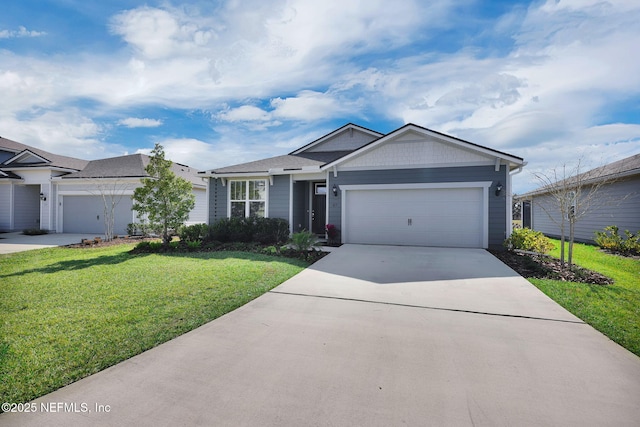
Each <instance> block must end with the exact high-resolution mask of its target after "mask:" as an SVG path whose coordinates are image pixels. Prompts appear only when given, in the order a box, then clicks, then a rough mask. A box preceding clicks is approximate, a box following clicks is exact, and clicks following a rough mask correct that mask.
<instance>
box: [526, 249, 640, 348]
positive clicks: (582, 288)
mask: <svg viewBox="0 0 640 427" xmlns="http://www.w3.org/2000/svg"><path fill="white" fill-rule="evenodd" d="M554 244H555V245H556V249H554V250H553V251H552V252H551V255H552V256H555V257H557V258H559V257H560V249H559V248H560V242H559V241H555V240H554ZM573 260H574V263H575V264H577V265H580V266H582V267H585V268H588V269H590V270H594V271H597V272H599V273H602V274H604V275H606V276H609V277H611V278H612V279H613V280H614V284H613V285H607V286H600V285H587V284H583V283H572V282H561V281H556V280H543V279H529V281H530V282H531V283H533V284H534V285H535V286H537V287H538V288H539V289H540V290H541V291H542V292H544V293H545V294H547V295H548V296H549V297H551V298H552V299H553V300H555V301H556V302H558V303H559V304H560V305H562V306H563V307H564V308H566V309H567V310H569V311H570V312H571V313H573V314H575V315H576V316H578V317H579V318H580V319H582V320H584V321H585V322H587V323H588V324H590V325H591V326H593V327H594V328H596V329H597V330H599V331H600V332H602V333H603V334H605V335H606V336H608V337H609V338H611V339H612V340H613V341H615V342H617V343H618V344H620V345H621V346H623V347H625V348H626V349H628V350H629V351H631V352H633V353H635V354H637V355H638V356H640V260H637V259H632V258H625V257H622V256H617V255H610V254H606V253H603V252H601V251H600V250H599V249H598V247H596V246H591V245H583V244H578V243H576V244H575V245H574V253H573Z"/></svg>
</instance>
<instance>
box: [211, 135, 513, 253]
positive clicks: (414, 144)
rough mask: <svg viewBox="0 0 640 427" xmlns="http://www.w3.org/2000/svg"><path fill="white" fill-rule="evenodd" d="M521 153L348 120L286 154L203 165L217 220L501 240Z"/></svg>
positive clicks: (347, 236)
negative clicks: (368, 126)
mask: <svg viewBox="0 0 640 427" xmlns="http://www.w3.org/2000/svg"><path fill="white" fill-rule="evenodd" d="M524 165H525V162H524V161H523V159H522V158H520V157H517V156H513V155H511V154H507V153H503V152H501V151H497V150H493V149H491V148H487V147H483V146H480V145H477V144H473V143H471V142H467V141H463V140H461V139H458V138H454V137H452V136H448V135H444V134H442V133H438V132H435V131H432V130H429V129H426V128H423V127H420V126H416V125H414V124H408V125H405V126H403V127H401V128H399V129H397V130H395V131H393V132H390V133H389V134H386V135H384V134H381V133H379V132H375V131H372V130H370V129H366V128H363V127H360V126H357V125H354V124H347V125H345V126H343V127H341V128H339V129H337V130H335V131H333V132H331V133H329V134H328V135H325V136H323V137H322V138H320V139H317V140H315V141H313V142H311V143H309V144H307V145H305V146H304V147H302V148H299V149H297V150H295V151H293V152H291V153H290V154H288V155H283V156H278V157H273V158H269V159H264V160H258V161H255V162H250V163H244V164H239V165H235V166H229V167H225V168H220V169H213V170H209V171H205V172H200V173H201V174H203V175H204V176H208V177H210V183H209V208H210V211H209V222H210V223H212V222H214V221H216V220H218V219H220V218H227V217H232V216H238V217H245V216H265V217H277V218H285V219H287V220H288V221H289V223H290V227H291V231H292V232H296V231H300V230H303V229H306V230H311V231H313V232H314V233H318V234H320V233H323V232H324V228H325V225H326V224H328V223H330V224H334V225H335V226H336V227H337V228H338V229H339V230H340V232H341V239H342V242H343V243H361V244H390V245H423V246H445V247H446V246H451V247H472V248H488V247H501V246H502V242H503V241H504V239H505V238H506V237H507V236H508V235H509V234H510V232H511V206H512V203H511V197H510V194H511V175H512V174H513V173H516V172H518V171H520V170H521V169H522V167H523V166H524Z"/></svg>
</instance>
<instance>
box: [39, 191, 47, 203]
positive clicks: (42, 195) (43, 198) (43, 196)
mask: <svg viewBox="0 0 640 427" xmlns="http://www.w3.org/2000/svg"><path fill="white" fill-rule="evenodd" d="M40 200H42V201H43V202H45V201H46V200H47V197H46V196H45V195H44V193H40Z"/></svg>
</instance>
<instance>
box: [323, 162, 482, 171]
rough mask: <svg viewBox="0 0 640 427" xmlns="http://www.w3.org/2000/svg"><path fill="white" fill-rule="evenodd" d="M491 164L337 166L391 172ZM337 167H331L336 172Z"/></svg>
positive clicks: (345, 168)
mask: <svg viewBox="0 0 640 427" xmlns="http://www.w3.org/2000/svg"><path fill="white" fill-rule="evenodd" d="M492 165H493V162H492V161H490V160H488V161H486V162H468V163H463V162H459V163H424V164H416V165H388V166H387V165H383V166H339V168H340V171H342V172H347V171H370V170H393V169H435V168H456V167H470V166H492ZM337 168H338V166H337V165H336V166H333V169H336V170H337Z"/></svg>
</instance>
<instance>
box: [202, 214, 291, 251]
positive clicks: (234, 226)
mask: <svg viewBox="0 0 640 427" xmlns="http://www.w3.org/2000/svg"><path fill="white" fill-rule="evenodd" d="M288 238H289V222H288V221H287V220H286V219H282V218H222V219H220V220H218V221H216V222H215V223H214V224H212V225H211V227H210V230H209V239H210V240H217V241H219V242H223V243H227V242H241V243H249V242H258V243H262V244H267V245H268V244H276V243H284V242H286V241H287V239H288Z"/></svg>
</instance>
